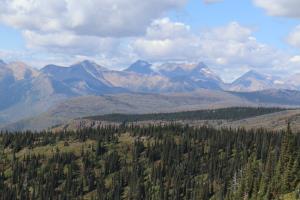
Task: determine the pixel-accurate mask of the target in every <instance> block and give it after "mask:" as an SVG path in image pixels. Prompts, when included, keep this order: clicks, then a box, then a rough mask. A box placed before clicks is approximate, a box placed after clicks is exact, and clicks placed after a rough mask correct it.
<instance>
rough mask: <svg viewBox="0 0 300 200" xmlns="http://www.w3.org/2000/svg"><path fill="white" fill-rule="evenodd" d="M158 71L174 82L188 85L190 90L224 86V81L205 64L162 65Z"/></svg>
mask: <svg viewBox="0 0 300 200" xmlns="http://www.w3.org/2000/svg"><path fill="white" fill-rule="evenodd" d="M158 70H159V72H160V74H162V75H163V76H166V77H168V78H170V79H171V80H172V81H174V82H180V83H182V84H185V85H187V88H190V90H196V89H198V88H204V89H221V87H222V84H223V82H222V80H221V79H220V78H219V77H218V76H217V75H216V74H215V73H214V72H212V71H211V70H210V69H209V68H208V67H207V66H206V65H205V64H204V63H199V64H190V63H188V64H186V63H184V64H182V63H181V64H178V63H167V64H163V65H161V66H160V67H159V69H158Z"/></svg>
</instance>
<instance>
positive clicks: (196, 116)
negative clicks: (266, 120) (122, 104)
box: [85, 107, 285, 122]
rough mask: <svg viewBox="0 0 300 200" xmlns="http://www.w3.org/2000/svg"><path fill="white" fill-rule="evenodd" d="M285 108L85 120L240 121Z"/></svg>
mask: <svg viewBox="0 0 300 200" xmlns="http://www.w3.org/2000/svg"><path fill="white" fill-rule="evenodd" d="M283 110H285V109H283V108H265V107H257V108H255V107H232V108H221V109H211V110H197V111H185V112H174V113H153V114H108V115H101V116H91V117H86V118H85V119H91V120H101V121H112V122H136V121H147V120H167V121H176V120H221V119H223V120H239V119H244V118H248V117H255V116H259V115H264V114H270V113H275V112H279V111H283Z"/></svg>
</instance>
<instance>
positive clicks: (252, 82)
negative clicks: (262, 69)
mask: <svg viewBox="0 0 300 200" xmlns="http://www.w3.org/2000/svg"><path fill="white" fill-rule="evenodd" d="M276 87H281V86H280V85H279V81H278V80H276V79H275V78H274V77H271V76H268V75H264V74H260V73H258V72H256V71H253V70H252V71H249V72H247V73H245V74H244V75H242V76H241V77H240V78H238V79H237V80H235V81H234V82H233V83H231V84H230V85H229V90H231V91H259V90H266V89H272V88H276Z"/></svg>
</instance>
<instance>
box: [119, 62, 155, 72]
mask: <svg viewBox="0 0 300 200" xmlns="http://www.w3.org/2000/svg"><path fill="white" fill-rule="evenodd" d="M151 67H152V65H151V64H150V63H148V62H147V61H144V60H137V61H136V62H135V63H133V64H132V65H130V66H129V67H128V68H127V69H125V70H124V71H127V72H136V73H139V74H152V73H153V70H152V69H151Z"/></svg>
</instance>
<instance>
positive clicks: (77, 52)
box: [0, 0, 300, 80]
mask: <svg viewBox="0 0 300 200" xmlns="http://www.w3.org/2000/svg"><path fill="white" fill-rule="evenodd" d="M4 1H5V2H6V4H4V5H6V6H2V7H1V8H0V13H1V14H0V57H1V58H2V59H4V60H7V61H12V60H20V59H22V60H24V61H26V62H28V63H29V64H31V65H33V66H35V67H38V68H40V67H42V66H43V65H44V64H47V63H49V62H51V63H56V64H69V63H72V62H76V61H78V60H80V59H86V58H88V59H93V60H95V61H97V62H99V63H101V64H103V65H106V66H109V67H113V68H118V66H126V65H128V64H129V63H130V62H133V61H134V60H135V59H147V60H149V61H151V62H166V61H173V60H176V61H178V60H181V61H190V62H198V61H201V60H204V61H206V62H207V63H208V64H209V65H210V66H211V68H212V69H214V70H215V71H217V72H218V73H219V74H224V72H226V75H223V78H224V79H226V80H231V79H234V78H235V77H237V76H238V75H240V74H241V73H244V72H246V71H248V70H250V69H255V70H258V71H262V72H265V73H270V74H274V75H278V74H282V73H283V72H284V73H290V74H291V73H296V72H299V70H300V69H299V67H300V64H299V62H300V56H299V55H300V53H299V50H300V39H299V37H300V33H299V32H300V28H299V27H298V26H299V25H300V14H297V13H298V12H297V9H296V6H297V5H299V6H300V3H299V1H298V0H286V1H282V0H243V1H237V0H224V1H218V2H215V3H204V1H201V0H161V1H159V0H151V1H149V2H148V1H147V2H146V3H145V2H144V3H140V1H137V0H128V1H127V2H126V3H127V4H126V5H124V3H122V2H123V1H121V0H110V1H108V0H94V1H90V2H89V3H90V5H89V3H84V2H80V1H68V3H66V2H65V1H64V0H52V1H50V0H34V1H36V2H38V3H37V4H35V6H31V4H29V3H28V2H27V1H28V0H23V1H17V0H4ZM210 1H212V0H210ZM70 2H71V3H70ZM67 4H69V5H67ZM32 5H34V4H33V3H32ZM102 8H103V9H102ZM45 9H47V10H45ZM110 9H112V10H110ZM116 13H117V14H116ZM95 19H102V20H95ZM297 27H298V28H297ZM222 32H224V34H223V33H222ZM210 43H211V44H210ZM177 48H178V49H177ZM221 50H223V52H222V51H221Z"/></svg>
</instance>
